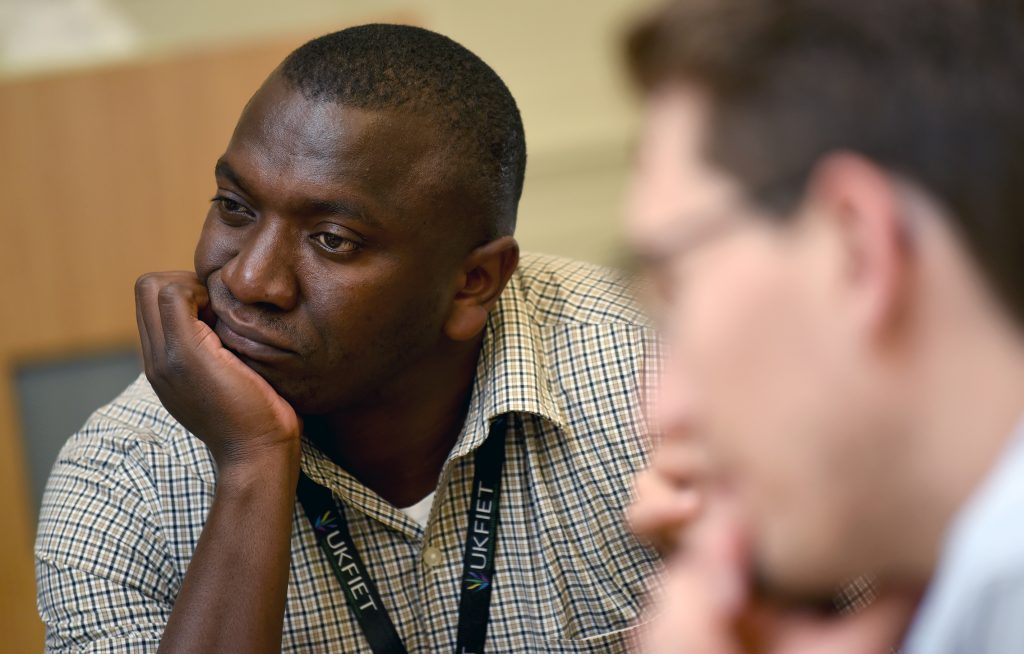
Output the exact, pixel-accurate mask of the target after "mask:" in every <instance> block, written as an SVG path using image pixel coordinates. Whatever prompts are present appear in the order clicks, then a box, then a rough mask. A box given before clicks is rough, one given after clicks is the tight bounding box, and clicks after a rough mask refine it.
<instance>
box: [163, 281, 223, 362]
mask: <svg viewBox="0 0 1024 654" xmlns="http://www.w3.org/2000/svg"><path fill="white" fill-rule="evenodd" d="M157 304H158V305H159V310H160V323H161V327H162V329H163V332H164V338H165V348H166V351H167V355H168V357H169V358H171V359H173V360H174V361H176V362H178V363H179V364H180V363H182V362H183V361H184V360H190V359H192V358H193V355H194V354H195V353H196V352H197V351H198V350H199V349H201V348H202V347H204V346H211V345H212V346H213V348H214V349H219V348H220V340H219V339H217V338H216V335H215V334H213V331H212V330H211V329H210V326H209V325H207V324H206V323H204V322H202V321H201V320H199V311H200V309H201V308H202V307H205V306H207V305H208V304H209V295H208V294H207V291H206V287H205V286H203V285H201V284H199V282H198V281H197V280H196V279H195V278H192V279H187V280H181V281H175V282H171V283H169V284H167V285H165V286H164V287H163V288H161V289H160V293H159V295H158V298H157Z"/></svg>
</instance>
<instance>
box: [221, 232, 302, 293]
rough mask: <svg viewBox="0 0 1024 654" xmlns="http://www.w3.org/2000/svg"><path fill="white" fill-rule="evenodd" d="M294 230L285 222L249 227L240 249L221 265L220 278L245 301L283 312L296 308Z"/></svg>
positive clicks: (229, 289) (228, 288) (296, 286)
mask: <svg viewBox="0 0 1024 654" xmlns="http://www.w3.org/2000/svg"><path fill="white" fill-rule="evenodd" d="M290 232H291V230H290V229H288V226H287V224H285V223H284V222H283V221H274V220H266V219H265V220H263V221H261V222H260V223H259V224H258V225H255V226H253V227H252V228H250V232H249V234H247V235H246V238H245V239H244V240H243V241H242V243H241V245H240V247H239V249H238V252H237V253H235V256H234V257H232V258H231V260H229V261H228V262H227V263H226V264H225V265H224V266H222V267H221V279H222V281H223V283H224V286H225V287H226V288H227V290H228V291H230V292H231V294H232V295H233V296H234V297H235V298H236V299H237V300H238V301H239V302H242V303H243V304H260V305H269V306H272V307H274V308H276V309H278V310H280V311H289V310H291V309H292V308H294V307H295V304H296V301H297V299H298V294H299V290H298V280H297V278H296V274H295V266H294V253H293V243H294V240H295V239H294V238H293V236H292V235H291V233H290Z"/></svg>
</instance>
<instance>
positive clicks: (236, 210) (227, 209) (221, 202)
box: [211, 195, 254, 218]
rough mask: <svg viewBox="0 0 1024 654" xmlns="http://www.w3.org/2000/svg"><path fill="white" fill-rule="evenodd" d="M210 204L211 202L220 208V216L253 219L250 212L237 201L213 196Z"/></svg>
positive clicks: (221, 196)
mask: <svg viewBox="0 0 1024 654" xmlns="http://www.w3.org/2000/svg"><path fill="white" fill-rule="evenodd" d="M211 202H213V203H214V204H216V205H217V206H218V207H219V208H220V211H221V213H222V214H233V215H235V216H244V217H246V218H252V217H254V214H253V212H252V210H250V209H249V208H248V207H246V206H245V205H244V204H242V203H241V202H239V201H237V200H232V199H231V198H229V197H225V196H223V195H217V196H214V198H213V199H212V200H211Z"/></svg>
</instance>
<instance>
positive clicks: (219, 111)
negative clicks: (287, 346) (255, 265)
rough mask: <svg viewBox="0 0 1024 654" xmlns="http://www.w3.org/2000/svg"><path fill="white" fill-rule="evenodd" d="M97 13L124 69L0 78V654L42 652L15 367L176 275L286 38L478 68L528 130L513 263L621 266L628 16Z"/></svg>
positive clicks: (351, 10)
mask: <svg viewBox="0 0 1024 654" xmlns="http://www.w3.org/2000/svg"><path fill="white" fill-rule="evenodd" d="M2 1H3V0H0V2H2ZM110 4H111V5H112V6H115V7H120V8H121V9H122V10H123V13H124V15H125V16H126V17H127V18H128V19H130V20H131V21H133V22H134V23H135V24H137V25H138V26H139V27H140V33H141V34H142V36H143V39H142V44H143V46H142V48H141V49H140V50H139V51H138V52H136V53H135V55H134V56H133V57H132V58H131V59H129V60H125V61H121V62H118V63H116V64H115V65H111V64H110V62H103V63H101V62H97V61H90V60H88V59H87V58H79V59H78V60H76V61H75V62H73V63H74V68H73V69H72V70H63V71H60V70H57V71H48V72H46V73H44V74H42V75H40V74H39V73H38V71H37V72H35V73H32V74H29V71H28V70H27V69H17V68H11V67H10V66H8V67H4V65H3V62H0V143H3V147H0V198H2V202H0V229H2V230H3V234H4V238H2V239H0V272H2V274H0V297H2V298H3V299H4V302H5V308H4V310H3V318H4V320H3V322H2V323H0V498H2V499H0V524H2V525H4V528H3V529H2V530H0V631H2V632H3V633H4V634H5V637H4V638H5V640H4V644H3V645H0V651H11V652H29V651H38V650H39V649H40V646H41V637H42V634H41V628H40V625H39V623H38V621H37V620H36V619H35V618H34V607H33V595H34V591H33V581H32V562H31V541H32V538H33V531H34V525H33V524H32V522H33V518H32V517H31V510H30V508H29V507H30V503H29V501H28V493H27V491H26V472H25V469H24V465H23V463H22V462H23V460H24V457H23V447H22V443H21V438H20V435H19V430H18V418H17V415H16V412H15V402H14V398H13V395H12V388H11V386H12V384H11V374H12V370H13V366H14V365H15V363H16V362H17V361H21V360H32V359H34V358H37V357H40V356H43V357H47V358H51V357H54V356H56V357H60V356H69V355H73V354H76V353H79V352H83V351H89V350H92V349H96V348H102V347H105V346H109V345H116V344H123V343H134V340H135V333H134V331H135V328H134V314H133V310H132V303H131V284H132V281H133V280H134V278H135V276H137V275H138V274H139V273H141V272H143V271H146V270H151V269H160V268H168V267H186V266H188V265H189V261H190V253H191V248H192V244H193V243H194V239H195V237H196V235H197V232H198V227H199V224H200V221H201V218H202V216H203V214H204V213H205V208H204V207H205V203H206V200H207V198H208V194H209V191H210V187H209V184H210V182H211V180H210V167H211V165H212V162H213V161H214V159H215V157H216V155H217V154H218V153H219V152H220V150H221V149H222V148H223V146H224V144H225V143H226V140H227V137H228V135H229V133H230V129H231V126H232V125H233V123H234V120H235V118H236V117H237V115H238V112H239V111H240V109H241V105H242V103H244V101H245V99H246V98H247V97H248V95H249V94H250V93H251V91H252V90H254V88H255V86H256V85H257V84H258V83H259V81H260V80H261V79H262V78H263V76H264V75H265V74H266V73H267V72H268V71H269V70H270V69H271V68H272V67H273V65H274V64H275V63H276V62H277V61H278V60H279V59H280V58H281V57H282V56H283V54H284V53H286V52H287V51H288V50H289V49H290V48H292V47H294V46H295V45H297V44H298V43H299V42H301V41H302V40H303V39H302V38H298V37H295V36H294V34H317V33H321V32H324V31H328V30H331V29H335V28H337V27H338V26H341V25H344V24H352V23H356V22H365V21H367V20H377V19H380V17H381V16H385V17H400V18H401V19H402V20H405V21H407V22H415V23H418V24H421V25H424V26H427V27H430V28H432V29H436V30H438V31H440V32H443V33H446V34H449V35H450V36H452V37H453V38H455V39H456V40H458V41H460V42H462V43H464V44H465V45H466V46H468V47H469V48H470V49H472V50H474V51H475V52H477V53H478V54H480V55H481V56H482V57H483V58H484V59H485V60H486V61H488V62H489V63H490V64H491V65H492V66H493V67H494V68H495V69H496V70H497V71H498V72H499V74H501V75H502V77H503V78H504V79H505V80H506V82H507V83H508V84H509V86H510V88H511V89H512V92H513V94H514V95H515V96H516V98H517V100H518V102H519V104H520V108H521V110H522V112H523V117H524V122H525V125H526V132H527V143H528V148H529V152H530V159H529V164H528V172H527V183H526V191H525V193H524V198H523V202H522V205H521V212H520V223H519V237H520V241H521V242H522V243H523V245H524V247H526V248H527V249H533V250H541V251H547V252H553V253H559V254H565V255H570V256H575V257H580V258H588V259H593V260H599V261H614V260H616V259H617V257H618V252H617V248H616V243H617V238H616V233H617V223H618V219H619V213H620V206H621V191H622V187H623V181H624V174H625V169H626V164H627V155H626V153H627V149H628V144H629V142H630V139H631V132H632V129H633V125H634V122H635V110H634V107H633V103H632V101H631V99H630V98H629V96H628V94H627V93H626V92H625V90H624V88H623V83H622V81H621V78H620V76H619V74H618V66H617V61H618V40H619V36H620V34H621V30H622V29H623V17H624V16H627V15H633V14H635V13H636V11H637V4H638V3H636V2H631V1H628V0H594V1H592V2H587V3H577V2H540V1H537V0H523V1H520V2H516V3H514V4H513V3H508V4H506V5H498V4H497V3H481V2H471V1H469V0H436V1H434V2H429V3H427V2H410V1H408V0H407V1H405V2H401V1H398V0H374V1H372V2H371V1H370V0H346V1H344V2H339V1H338V0H293V1H292V2H289V3H287V7H288V9H287V11H285V12H282V10H281V9H280V7H282V6H284V5H283V4H282V3H254V2H251V1H250V0H220V1H219V2H212V1H211V0H176V1H175V2H158V1H156V0H147V1H145V2H140V1H139V0H118V1H111V2H110ZM639 4H640V5H643V4H645V3H639ZM287 34H291V36H288V35H287Z"/></svg>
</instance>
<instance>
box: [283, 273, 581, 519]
mask: <svg viewBox="0 0 1024 654" xmlns="http://www.w3.org/2000/svg"><path fill="white" fill-rule="evenodd" d="M539 330H540V326H539V325H537V324H536V323H535V322H534V321H533V320H532V319H531V317H530V308H529V305H528V304H527V303H526V301H525V298H524V297H523V291H522V289H521V288H520V286H519V282H518V280H517V278H516V277H515V276H513V277H512V279H511V280H510V281H509V283H508V285H507V286H506V288H505V290H504V291H503V292H502V294H501V295H500V296H499V298H498V303H497V306H496V307H495V308H494V310H493V311H491V314H490V315H489V316H488V319H487V325H486V327H485V331H484V339H483V344H482V345H481V348H480V356H479V357H478V358H477V367H476V376H475V377H474V381H473V391H472V395H471V397H470V402H469V409H468V410H467V412H466V421H465V423H464V424H463V427H462V431H461V433H460V434H459V438H458V440H457V441H456V443H455V447H454V448H453V449H452V452H451V454H450V455H449V456H448V460H449V461H452V460H454V459H456V458H459V457H461V456H464V455H466V454H469V453H470V452H472V451H474V450H475V449H476V448H477V447H479V446H480V445H481V444H482V443H483V442H484V440H485V439H486V438H487V436H488V433H489V431H490V426H491V422H493V421H494V419H495V418H497V417H498V416H500V415H503V414H507V413H513V414H532V415H535V416H538V417H540V418H542V419H544V420H547V421H548V422H550V423H552V424H553V425H555V426H556V427H560V428H563V429H564V428H565V426H566V425H567V422H566V420H565V412H564V410H563V406H562V403H561V402H560V401H559V400H558V395H557V393H556V392H555V390H554V388H553V386H552V380H551V378H550V376H549V375H548V372H547V365H546V362H545V349H544V341H543V338H542V335H541V334H540V333H539ZM446 465H447V464H446ZM302 468H303V470H304V471H305V472H306V474H307V475H309V477H310V479H312V480H313V481H315V482H317V483H318V484H320V485H322V486H326V487H327V488H331V489H333V490H335V491H336V492H339V494H340V495H341V496H342V497H344V498H345V499H346V500H348V501H354V502H355V503H356V504H358V505H359V506H360V507H361V508H362V509H363V510H364V511H366V512H367V513H368V514H370V515H371V516H373V517H376V518H377V519H378V520H381V521H383V522H395V519H396V515H395V512H394V509H393V508H391V507H390V505H388V504H387V503H386V502H384V501H383V500H382V499H380V498H379V496H377V495H376V493H374V492H373V491H371V490H370V489H368V488H366V487H365V486H363V485H362V484H361V483H359V482H358V481H357V480H356V479H355V478H354V477H352V475H350V474H349V473H348V472H346V471H345V470H343V469H342V468H340V467H339V466H338V465H337V464H335V463H334V462H333V461H331V460H330V458H328V457H327V455H325V454H324V453H323V452H322V451H320V449H319V448H317V447H316V445H314V444H313V443H312V442H311V441H309V440H308V439H305V438H304V439H303V443H302ZM399 520H400V519H399ZM410 524H411V520H410ZM407 526H408V525H407Z"/></svg>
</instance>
